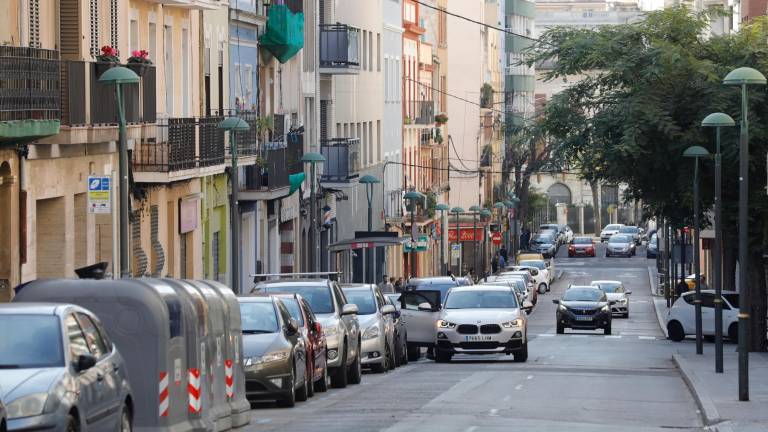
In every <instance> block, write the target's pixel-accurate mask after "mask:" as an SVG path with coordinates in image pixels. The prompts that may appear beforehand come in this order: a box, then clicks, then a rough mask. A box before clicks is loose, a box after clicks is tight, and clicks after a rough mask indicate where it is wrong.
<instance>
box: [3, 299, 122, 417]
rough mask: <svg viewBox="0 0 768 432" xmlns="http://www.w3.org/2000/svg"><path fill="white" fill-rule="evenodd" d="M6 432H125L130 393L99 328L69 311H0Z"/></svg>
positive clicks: (20, 307) (77, 310) (41, 307)
mask: <svg viewBox="0 0 768 432" xmlns="http://www.w3.org/2000/svg"><path fill="white" fill-rule="evenodd" d="M0 328H2V329H13V331H4V332H0V347H13V349H0V388H2V389H3V390H4V394H3V399H4V401H5V403H6V404H7V405H6V412H7V413H6V416H7V418H8V430H12V431H16V430H18V431H22V430H52V431H61V432H65V431H66V432H70V431H107V430H109V431H121V432H122V431H131V430H132V421H133V418H132V414H133V412H132V407H133V402H132V401H133V399H132V396H131V389H130V385H129V384H128V378H127V377H126V372H125V371H126V368H125V363H124V361H123V358H122V356H121V355H120V353H119V352H118V351H117V348H116V347H115V345H114V344H113V343H112V341H111V340H110V339H109V336H108V335H107V333H106V331H105V330H104V328H103V327H102V325H101V322H100V321H99V320H98V319H97V318H96V317H95V316H94V315H93V314H92V313H90V312H89V311H87V310H85V309H83V308H81V307H78V306H74V305H63V304H47V303H14V304H7V305H0Z"/></svg>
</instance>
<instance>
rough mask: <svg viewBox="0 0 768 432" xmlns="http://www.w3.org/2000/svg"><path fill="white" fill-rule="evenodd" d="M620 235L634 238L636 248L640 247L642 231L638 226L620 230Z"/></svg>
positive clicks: (629, 226)
mask: <svg viewBox="0 0 768 432" xmlns="http://www.w3.org/2000/svg"><path fill="white" fill-rule="evenodd" d="M619 234H624V235H628V236H630V237H632V240H633V241H634V242H635V245H636V246H640V242H641V241H642V230H641V229H640V228H638V227H636V226H632V225H628V226H623V227H621V228H619Z"/></svg>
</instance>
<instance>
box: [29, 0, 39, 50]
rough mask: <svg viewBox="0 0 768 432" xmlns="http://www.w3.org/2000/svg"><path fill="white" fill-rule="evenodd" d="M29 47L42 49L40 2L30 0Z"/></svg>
mask: <svg viewBox="0 0 768 432" xmlns="http://www.w3.org/2000/svg"><path fill="white" fill-rule="evenodd" d="M29 46H30V47H32V48H40V0H29Z"/></svg>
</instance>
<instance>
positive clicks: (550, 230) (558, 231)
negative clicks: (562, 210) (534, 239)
mask: <svg viewBox="0 0 768 432" xmlns="http://www.w3.org/2000/svg"><path fill="white" fill-rule="evenodd" d="M537 234H539V235H541V234H554V235H555V240H557V244H558V246H559V245H561V244H563V243H565V237H564V236H563V228H562V227H561V226H560V225H558V224H541V225H539V232H538V233H537Z"/></svg>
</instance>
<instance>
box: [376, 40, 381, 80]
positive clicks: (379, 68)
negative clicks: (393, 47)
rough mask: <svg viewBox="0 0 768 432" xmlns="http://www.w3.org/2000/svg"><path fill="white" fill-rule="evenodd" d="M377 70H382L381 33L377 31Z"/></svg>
mask: <svg viewBox="0 0 768 432" xmlns="http://www.w3.org/2000/svg"><path fill="white" fill-rule="evenodd" d="M376 71H378V72H381V33H376Z"/></svg>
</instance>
